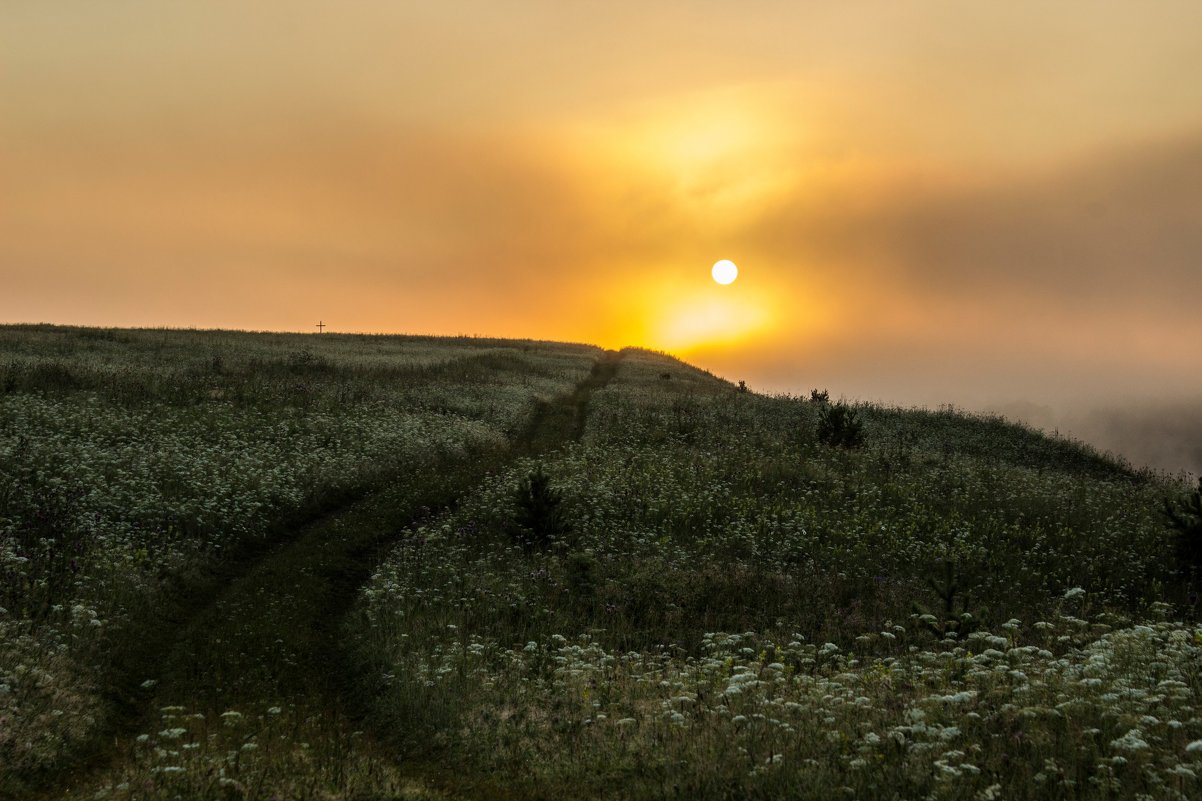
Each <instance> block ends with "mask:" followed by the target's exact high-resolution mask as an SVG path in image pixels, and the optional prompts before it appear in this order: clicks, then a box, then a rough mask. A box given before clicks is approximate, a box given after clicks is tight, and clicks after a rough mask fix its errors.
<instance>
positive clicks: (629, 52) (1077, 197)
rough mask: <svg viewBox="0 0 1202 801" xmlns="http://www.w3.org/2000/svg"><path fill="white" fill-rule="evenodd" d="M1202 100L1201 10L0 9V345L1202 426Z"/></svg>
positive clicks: (306, 5)
mask: <svg viewBox="0 0 1202 801" xmlns="http://www.w3.org/2000/svg"><path fill="white" fill-rule="evenodd" d="M1199 75H1202V4H1200V3H1197V2H1194V0H1188V1H1183V2H1167V1H1165V0H1149V2H1140V3H1134V2H1123V3H1116V2H1105V0H1092V1H1090V2H1071V1H1069V0H1062V1H1061V2H1056V3H1046V2H1007V3H964V2H922V1H921V0H916V1H914V2H907V3H896V2H845V3H816V2H814V3H809V2H798V1H797V0H793V1H791V2H783V1H781V2H774V1H772V0H744V1H743V2H737V3H736V2H712V1H711V0H695V1H694V2H689V3H679V2H662V3H654V4H652V3H645V2H627V0H608V2H605V3H594V2H584V1H583V0H577V1H575V2H570V1H565V0H546V1H544V0H515V2H503V3H502V2H496V0H480V1H479V2H476V1H470V2H469V1H468V0H440V2H423V3H414V2H398V1H396V0H392V1H390V2H386V1H385V0H361V2H357V3H335V2H315V1H314V0H256V2H254V3H245V2H228V1H227V0H207V1H206V2H203V3H199V2H197V3H164V2H161V0H106V2H103V3H97V2H94V0H55V2H45V0H6V2H4V3H3V4H2V5H0V286H2V291H0V322H53V323H64V324H86V325H104V326H162V325H166V326H178V327H201V328H215V327H222V328H246V329H256V330H258V329H270V330H294V331H313V330H315V329H314V326H315V325H316V323H317V322H318V321H319V320H322V321H324V322H325V323H327V324H329V326H330V327H329V329H328V330H330V331H371V332H403V333H433V334H481V335H489V336H505V337H530V338H538V339H559V340H571V341H584V342H592V343H596V344H600V345H604V346H606V347H620V346H624V345H637V346H642V347H650V348H654V349H658V350H665V351H668V352H671V353H674V354H677V355H680V356H682V357H683V358H685V359H686V360H689V361H691V362H693V363H695V364H698V365H700V366H702V367H706V368H709V369H711V370H713V371H714V372H716V373H718V374H720V375H722V376H724V377H727V378H729V379H732V380H746V381H747V382H748V384H749V385H751V386H752V387H753V388H755V389H758V390H763V391H769V392H794V393H796V392H808V390H809V389H810V388H811V387H826V388H828V389H829V390H830V391H831V393H832V395H833V396H836V397H838V396H845V397H848V398H854V399H862V400H874V401H875V400H879V401H885V402H889V403H897V404H903V405H911V404H922V405H930V406H935V405H940V404H949V403H950V404H954V405H957V406H960V407H962V408H968V409H996V410H1002V411H1006V412H1007V413H1011V414H1014V415H1015V416H1020V417H1021V416H1024V415H1025V416H1026V418H1027V419H1032V420H1036V419H1037V418H1038V422H1039V423H1040V424H1041V425H1049V426H1054V425H1059V423H1060V422H1064V421H1068V420H1070V419H1074V420H1076V421H1077V424H1078V428H1079V429H1080V430H1082V431H1083V430H1085V428H1086V426H1085V425H1084V424H1083V423H1081V421H1082V420H1085V419H1086V418H1087V417H1088V416H1089V415H1091V414H1093V415H1094V418H1092V419H1100V418H1097V416H1096V414H1095V413H1100V412H1099V410H1102V411H1105V410H1110V411H1114V410H1125V411H1124V413H1127V412H1130V410H1132V409H1136V408H1144V409H1149V408H1153V407H1155V408H1156V409H1164V408H1169V407H1171V408H1174V409H1177V408H1193V409H1202V349H1200V348H1199V346H1198V343H1200V342H1202V314H1199V313H1198V307H1199V292H1198V290H1199V277H1202V88H1200V84H1199V81H1198V77H1197V76H1199ZM723 258H725V259H731V260H733V261H734V262H736V263H737V264H738V265H739V269H740V276H739V279H738V280H737V281H736V282H735V283H733V284H731V285H730V286H725V287H723V286H719V285H717V284H715V283H714V282H713V281H712V280H711V279H710V277H709V270H710V266H711V265H712V264H713V263H714V262H715V261H717V260H718V259H723ZM1195 401H1200V402H1199V403H1197V404H1195V405H1194V406H1192V407H1191V406H1190V405H1189V404H1191V403H1194V402H1195ZM1107 413H1109V412H1107ZM1164 413H1165V412H1163V411H1158V412H1157V414H1164ZM1116 447H1117V446H1116ZM1123 447H1127V446H1123ZM1174 458H1175V457H1174ZM1191 458H1192V457H1191ZM1197 459H1198V461H1197V464H1198V465H1199V466H1202V435H1200V436H1199V441H1198V448H1197Z"/></svg>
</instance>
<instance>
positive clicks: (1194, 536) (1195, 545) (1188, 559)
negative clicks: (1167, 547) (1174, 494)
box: [1164, 478, 1202, 572]
mask: <svg viewBox="0 0 1202 801" xmlns="http://www.w3.org/2000/svg"><path fill="white" fill-rule="evenodd" d="M1164 516H1165V518H1166V519H1167V520H1168V523H1169V525H1170V526H1171V527H1172V529H1173V531H1174V537H1173V550H1174V553H1175V554H1176V556H1177V562H1178V564H1180V565H1181V569H1182V570H1184V571H1191V572H1192V571H1197V570H1199V569H1202V478H1199V479H1198V488H1197V489H1195V490H1194V491H1193V492H1191V493H1190V494H1188V495H1186V496H1185V497H1183V498H1180V499H1178V500H1177V501H1170V500H1169V499H1167V498H1166V499H1165V501H1164Z"/></svg>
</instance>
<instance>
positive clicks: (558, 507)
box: [510, 464, 571, 551]
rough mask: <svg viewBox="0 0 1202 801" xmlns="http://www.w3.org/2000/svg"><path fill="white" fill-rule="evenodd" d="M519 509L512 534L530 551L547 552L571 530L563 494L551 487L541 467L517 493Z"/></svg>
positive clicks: (517, 488) (515, 496) (511, 530)
mask: <svg viewBox="0 0 1202 801" xmlns="http://www.w3.org/2000/svg"><path fill="white" fill-rule="evenodd" d="M513 500H514V504H515V506H516V507H517V509H516V514H515V516H514V521H513V526H512V527H511V529H510V535H511V536H512V537H513V540H514V541H515V542H517V543H518V544H519V545H521V546H522V547H523V548H525V549H526V550H527V551H546V550H549V549H550V548H551V546H552V545H554V544H556V543H558V542H562V541H563V539H564V536H565V535H566V534H567V533H568V532H569V531H570V530H571V524H570V523H569V522H568V519H567V516H566V515H565V514H564V510H563V506H562V504H563V494H562V493H561V492H560V491H559V490H556V489H552V488H551V479H550V478H549V477H548V476H547V474H546V473H545V472H543V466H542V465H541V464H540V465H539V466H538V467H536V468H535V469H534V470H532V471H530V474H529V475H528V476H526V477H525V478H524V479H522V481H521V482H520V483H519V484H518V486H517V487H516V489H515V490H514V492H513Z"/></svg>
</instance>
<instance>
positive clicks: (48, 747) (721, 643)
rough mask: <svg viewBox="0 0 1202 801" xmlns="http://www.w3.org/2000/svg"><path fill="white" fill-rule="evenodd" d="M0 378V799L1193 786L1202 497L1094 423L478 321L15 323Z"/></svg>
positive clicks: (925, 793)
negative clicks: (954, 403) (1190, 531)
mask: <svg viewBox="0 0 1202 801" xmlns="http://www.w3.org/2000/svg"><path fill="white" fill-rule="evenodd" d="M0 393H2V394H0V607H2V610H0V797H14V798H23V797H32V798H59V797H68V798H97V797H100V798H114V799H168V798H214V799H217V798H263V799H268V798H273V797H274V798H281V799H283V798H313V799H318V798H348V799H351V798H353V799H386V798H505V799H526V798H530V799H534V798H547V799H551V798H563V797H573V798H594V797H595V798H615V799H625V798H632V799H642V798H648V799H650V798H682V799H691V798H782V797H788V798H814V799H828V798H849V799H854V798H882V799H894V798H897V799H928V798H930V799H945V798H946V799H961V798H972V799H1044V798H1065V799H1068V798H1090V799H1094V798H1096V799H1102V798H1157V799H1159V798H1166V799H1168V798H1180V799H1186V798H1191V797H1197V796H1198V794H1199V793H1202V784H1200V783H1199V778H1198V775H1197V774H1198V773H1199V772H1202V715H1200V710H1202V628H1199V626H1198V623H1197V620H1196V616H1195V610H1194V604H1195V603H1196V598H1195V596H1194V595H1193V587H1192V585H1191V584H1190V581H1191V580H1192V576H1191V575H1190V574H1189V573H1188V572H1187V571H1186V570H1184V569H1183V565H1182V563H1181V561H1180V552H1179V551H1175V550H1174V544H1175V540H1174V536H1175V534H1174V531H1173V529H1172V528H1171V527H1170V526H1169V525H1168V524H1167V521H1166V517H1165V515H1164V514H1163V512H1162V510H1163V507H1164V502H1165V500H1166V499H1170V500H1172V501H1174V502H1176V500H1177V499H1179V498H1183V497H1185V496H1186V495H1187V493H1188V492H1189V490H1190V489H1191V488H1190V487H1189V486H1188V485H1186V484H1184V483H1183V482H1182V481H1181V480H1180V479H1174V478H1170V477H1167V476H1160V475H1155V474H1150V473H1147V472H1141V471H1135V470H1133V469H1131V468H1130V467H1129V466H1128V465H1126V464H1123V463H1121V462H1118V461H1115V460H1113V459H1111V458H1109V457H1106V456H1103V455H1100V454H1098V453H1096V452H1093V451H1091V450H1090V449H1088V448H1086V447H1084V446H1081V445H1079V444H1077V443H1073V442H1069V441H1064V440H1059V439H1051V438H1047V437H1045V436H1043V435H1041V434H1039V433H1037V432H1035V431H1032V430H1030V429H1027V428H1023V427H1021V426H1017V425H1013V424H1009V423H1006V422H1005V421H1003V420H1000V419H997V418H988V417H974V416H969V415H964V414H960V413H957V412H955V411H952V410H941V411H927V410H902V409H893V408H884V407H877V406H856V407H853V408H852V409H851V411H852V413H854V414H855V415H857V416H858V418H859V420H860V422H861V423H862V440H863V441H862V444H859V445H858V446H855V447H840V446H837V445H831V444H828V442H827V441H824V439H827V440H829V439H830V438H829V437H824V433H823V432H824V425H829V420H830V417H831V414H832V410H833V409H836V408H838V409H844V408H845V407H843V406H842V405H841V404H838V403H834V404H832V403H831V402H828V401H823V400H820V399H813V400H811V399H808V398H806V399H803V398H794V397H765V396H761V395H757V394H754V393H749V392H740V391H738V389H737V388H735V387H733V386H731V385H730V384H728V383H726V382H724V381H721V380H719V379H717V378H715V377H713V376H712V375H709V374H707V373H704V372H702V371H699V370H697V369H695V368H692V367H690V366H688V365H686V364H683V363H681V362H679V361H677V360H674V359H672V358H669V357H667V356H663V355H659V354H654V353H649V352H646V351H638V350H628V351H623V352H621V353H613V352H603V351H601V350H599V349H597V348H592V347H588V346H582V345H580V346H578V345H563V344H556V343H545V342H524V341H492V340H481V339H437V338H421V337H379V336H371V337H355V336H335V335H279V334H248V333H230V332H199V331H113V330H97V329H71V328H52V327H17V326H10V327H4V328H0ZM851 444H853V445H854V443H851Z"/></svg>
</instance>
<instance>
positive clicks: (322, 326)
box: [317, 320, 326, 334]
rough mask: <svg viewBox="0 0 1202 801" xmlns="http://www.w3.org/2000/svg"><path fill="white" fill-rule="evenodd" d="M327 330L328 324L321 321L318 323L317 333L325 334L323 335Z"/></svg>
mask: <svg viewBox="0 0 1202 801" xmlns="http://www.w3.org/2000/svg"><path fill="white" fill-rule="evenodd" d="M325 330H326V324H325V323H323V322H322V321H321V320H318V321H317V333H319V334H323V333H325Z"/></svg>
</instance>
